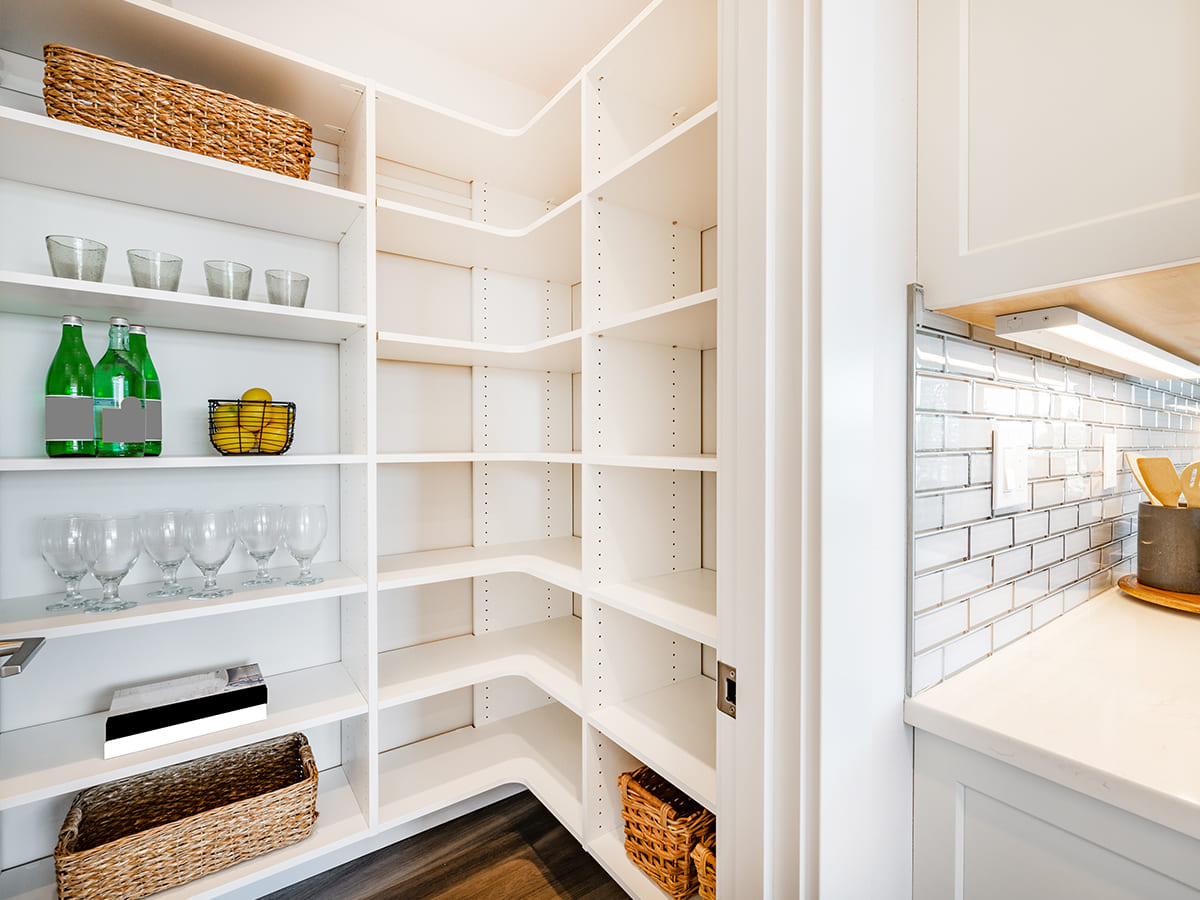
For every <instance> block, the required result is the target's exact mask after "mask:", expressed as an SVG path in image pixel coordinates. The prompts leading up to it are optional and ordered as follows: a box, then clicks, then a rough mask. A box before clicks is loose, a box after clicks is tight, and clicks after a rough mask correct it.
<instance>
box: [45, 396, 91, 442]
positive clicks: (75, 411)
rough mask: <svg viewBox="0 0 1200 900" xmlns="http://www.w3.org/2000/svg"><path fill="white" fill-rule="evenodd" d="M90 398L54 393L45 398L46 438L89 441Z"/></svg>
mask: <svg viewBox="0 0 1200 900" xmlns="http://www.w3.org/2000/svg"><path fill="white" fill-rule="evenodd" d="M94 427H95V426H94V425H93V423H92V398H91V397H67V396H63V395H59V394H54V395H51V396H49V397H47V398H46V440H48V441H90V440H92V438H93V434H92V431H93V428H94Z"/></svg>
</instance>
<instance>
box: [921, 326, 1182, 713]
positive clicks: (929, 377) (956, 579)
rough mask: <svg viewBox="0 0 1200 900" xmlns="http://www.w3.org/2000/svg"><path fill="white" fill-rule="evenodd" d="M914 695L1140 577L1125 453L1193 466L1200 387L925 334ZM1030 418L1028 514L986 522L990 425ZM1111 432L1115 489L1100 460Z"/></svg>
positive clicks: (1134, 503)
mask: <svg viewBox="0 0 1200 900" xmlns="http://www.w3.org/2000/svg"><path fill="white" fill-rule="evenodd" d="M915 344H916V353H915V365H916V371H915V372H914V378H915V384H914V392H913V397H914V406H915V409H914V410H912V415H913V429H914V430H913V440H914V454H915V458H914V460H913V475H914V480H913V485H914V490H915V495H914V497H913V530H914V536H913V541H914V545H913V549H914V563H915V582H914V590H913V623H912V629H913V630H912V634H913V641H912V649H913V658H912V690H913V693H919V692H920V691H923V690H925V689H926V688H929V687H931V686H933V685H935V684H937V683H938V682H940V681H942V680H944V679H945V678H949V677H951V676H952V675H954V674H955V673H956V672H959V671H961V670H963V669H965V668H967V667H968V666H970V665H971V664H973V663H975V662H978V661H979V660H981V659H983V658H985V657H987V656H989V655H990V654H992V653H994V652H996V651H997V650H999V649H1000V648H1001V647H1004V646H1007V645H1009V644H1011V643H1013V642H1014V641H1017V640H1019V639H1020V638H1022V637H1024V636H1025V635H1027V634H1029V633H1030V632H1031V631H1034V630H1036V629H1038V628H1040V627H1042V626H1043V625H1045V624H1046V623H1047V622H1050V621H1052V620H1054V619H1056V618H1058V617H1059V616H1061V615H1063V614H1064V613H1065V612H1068V611H1070V610H1072V609H1074V608H1075V607H1077V606H1079V605H1080V604H1083V603H1086V602H1087V600H1088V599H1089V598H1090V597H1093V596H1095V595H1096V594H1098V593H1100V592H1102V591H1104V590H1106V589H1108V588H1109V587H1111V586H1112V585H1114V584H1116V581H1117V579H1118V578H1120V577H1121V576H1122V575H1124V574H1127V573H1129V572H1132V571H1134V569H1135V567H1136V566H1135V554H1136V552H1137V537H1136V531H1137V507H1138V503H1139V500H1140V495H1141V492H1140V490H1139V488H1138V486H1137V483H1136V482H1135V481H1134V480H1133V476H1132V475H1131V474H1130V473H1129V470H1128V469H1127V467H1126V466H1125V459H1124V453H1125V451H1127V450H1132V451H1135V452H1138V453H1153V454H1155V455H1162V456H1169V457H1170V458H1171V460H1172V461H1173V462H1174V463H1175V465H1176V466H1177V467H1178V466H1183V465H1185V464H1187V463H1189V462H1192V461H1193V460H1196V459H1200V385H1194V384H1192V383H1190V382H1179V381H1171V382H1165V381H1163V382H1154V383H1150V382H1144V381H1141V380H1139V379H1134V378H1125V377H1122V376H1119V375H1115V374H1113V373H1110V372H1102V371H1098V370H1094V369H1090V368H1087V367H1084V366H1078V365H1075V364H1073V363H1071V362H1069V361H1065V360H1063V359H1062V358H1061V357H1053V358H1051V357H1050V356H1049V355H1048V354H1043V353H1041V352H1040V351H1037V350H1026V349H1025V348H1022V347H1019V346H1018V347H1017V348H1016V349H1015V350H1014V349H1011V347H1012V345H1008V346H1006V347H999V346H993V345H992V343H989V342H988V341H986V340H968V339H966V338H963V337H961V336H958V335H950V334H942V333H940V332H938V331H935V330H932V329H927V328H919V329H918V331H917V334H916V339H915ZM997 421H1006V422H1013V421H1016V422H1027V423H1028V433H1027V436H1028V441H1029V447H1030V455H1029V477H1030V487H1029V492H1028V495H1027V498H1026V503H1025V509H1023V510H1019V511H1016V512H1012V511H1010V512H1008V513H1006V514H1002V515H992V490H991V481H992V454H991V443H992V429H993V427H994V425H995V423H996V422H997ZM1114 432H1115V433H1116V435H1117V447H1118V451H1119V452H1120V453H1121V459H1120V465H1119V474H1118V478H1117V486H1116V488H1115V489H1107V490H1106V489H1105V488H1104V486H1103V476H1102V474H1101V467H1102V463H1103V452H1102V450H1101V447H1102V444H1103V439H1104V436H1105V435H1106V434H1111V433H1114Z"/></svg>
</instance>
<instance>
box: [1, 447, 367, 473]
mask: <svg viewBox="0 0 1200 900" xmlns="http://www.w3.org/2000/svg"><path fill="white" fill-rule="evenodd" d="M366 461H367V457H366V456H365V455H363V454H353V453H297V454H295V455H288V454H287V453H284V454H282V455H279V456H272V455H271V454H269V453H248V454H233V455H231V456H221V455H220V454H219V453H217V452H216V451H215V450H214V451H213V453H212V455H211V456H169V455H168V456H117V457H87V456H81V457H72V456H67V457H49V456H45V457H43V456H30V457H15V456H10V457H0V472H93V471H108V470H110V469H144V470H150V469H220V468H226V469H237V468H271V469H273V468H276V467H279V466H349V465H362V464H364V463H366Z"/></svg>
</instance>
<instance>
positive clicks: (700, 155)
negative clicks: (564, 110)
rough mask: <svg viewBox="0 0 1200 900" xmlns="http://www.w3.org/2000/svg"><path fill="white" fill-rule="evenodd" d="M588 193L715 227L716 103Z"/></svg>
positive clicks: (695, 225)
mask: <svg viewBox="0 0 1200 900" xmlns="http://www.w3.org/2000/svg"><path fill="white" fill-rule="evenodd" d="M589 193H592V194H595V195H596V196H597V197H598V198H600V199H602V200H603V201H604V202H606V203H616V204H618V205H620V206H624V207H627V208H629V209H638V210H641V211H642V212H645V213H650V214H651V215H654V216H656V217H658V218H663V219H675V220H678V221H680V222H682V223H683V224H684V225H688V226H690V227H692V228H695V229H697V230H702V229H705V228H711V227H712V226H713V225H716V224H717V104H716V103H712V104H710V105H709V106H707V107H705V108H704V109H703V110H701V111H700V112H698V113H696V115H694V116H692V118H690V119H688V120H687V121H686V122H684V123H683V124H682V125H678V126H676V127H675V128H673V129H672V130H671V131H669V132H668V133H667V134H665V135H664V136H663V137H661V138H659V139H658V140H657V141H655V142H654V143H653V144H651V145H650V146H649V147H646V148H645V149H644V150H642V151H641V152H640V153H638V154H636V155H635V156H634V157H633V158H631V159H630V160H629V161H627V162H626V163H625V164H624V165H622V166H621V167H620V168H619V169H617V171H616V172H614V173H613V174H612V175H610V176H609V177H607V178H606V179H605V180H604V181H602V182H600V184H598V185H596V186H595V187H594V188H592V190H591V191H590V192H589Z"/></svg>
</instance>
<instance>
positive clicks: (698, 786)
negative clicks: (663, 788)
mask: <svg viewBox="0 0 1200 900" xmlns="http://www.w3.org/2000/svg"><path fill="white" fill-rule="evenodd" d="M715 691H716V684H715V682H714V681H713V680H712V679H711V678H707V677H705V676H704V675H694V676H692V677H691V678H687V679H684V680H683V681H677V682H674V683H673V684H669V685H667V686H666V687H664V688H659V689H658V690H656V691H651V692H650V693H648V694H642V695H640V696H637V697H633V698H631V699H629V700H624V701H621V702H618V703H615V704H613V705H611V706H604V707H602V708H600V709H598V710H595V711H593V712H591V713H589V715H588V719H589V721H591V722H592V723H593V724H594V725H595V726H596V728H597V729H599V730H600V731H601V732H602V733H603V734H605V735H607V736H608V737H610V738H611V739H612V740H614V741H616V742H617V743H618V744H620V745H621V746H622V747H624V748H625V749H626V750H628V751H629V752H630V753H632V754H633V755H634V756H636V757H637V758H638V759H640V760H642V761H643V762H645V763H646V765H648V766H650V767H651V768H653V769H654V770H655V771H657V772H658V773H659V774H661V775H662V776H663V777H664V778H666V779H668V780H669V781H670V782H671V783H672V784H674V785H676V786H677V787H679V788H681V789H682V790H684V791H686V792H687V793H688V794H689V795H691V796H692V797H693V798H694V799H695V800H696V801H697V802H699V803H700V804H702V805H703V806H705V807H707V808H708V809H709V810H711V811H712V812H714V813H715V812H717V758H716V752H717V705H716V694H715Z"/></svg>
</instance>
